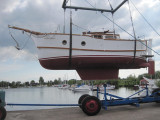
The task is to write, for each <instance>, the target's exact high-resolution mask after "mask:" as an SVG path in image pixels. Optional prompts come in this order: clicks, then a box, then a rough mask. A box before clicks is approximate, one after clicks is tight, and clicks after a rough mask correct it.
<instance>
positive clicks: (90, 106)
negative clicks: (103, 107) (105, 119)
mask: <svg viewBox="0 0 160 120" xmlns="http://www.w3.org/2000/svg"><path fill="white" fill-rule="evenodd" d="M86 109H87V110H88V111H89V112H94V111H96V110H97V109H98V104H97V102H96V101H95V100H90V101H88V102H87V103H86Z"/></svg>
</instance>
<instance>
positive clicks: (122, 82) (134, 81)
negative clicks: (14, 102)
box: [0, 71, 160, 88]
mask: <svg viewBox="0 0 160 120" xmlns="http://www.w3.org/2000/svg"><path fill="white" fill-rule="evenodd" d="M143 76H144V77H147V78H152V79H160V71H156V72H155V75H152V76H151V75H148V74H147V73H145V74H142V75H139V76H138V77H136V76H135V75H130V76H128V77H127V78H125V79H121V78H119V79H115V80H114V79H112V80H95V81H83V80H76V79H71V80H63V81H62V80H61V78H58V79H55V80H49V81H47V82H45V81H44V78H43V77H40V78H39V81H38V82H35V80H31V81H30V82H29V81H27V82H24V83H22V82H21V81H16V82H15V81H12V82H6V81H1V82H0V87H1V88H8V87H10V88H18V87H30V86H32V87H35V86H44V85H45V86H48V87H50V86H53V85H59V84H69V85H73V84H77V85H81V84H88V85H92V84H93V85H102V84H111V85H115V86H116V87H117V88H118V87H133V86H134V85H139V83H140V80H141V79H143ZM157 85H158V86H159V87H160V81H159V82H157Z"/></svg>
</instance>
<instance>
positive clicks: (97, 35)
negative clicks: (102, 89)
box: [9, 0, 154, 80]
mask: <svg viewBox="0 0 160 120" xmlns="http://www.w3.org/2000/svg"><path fill="white" fill-rule="evenodd" d="M126 1H127V0H124V1H123V2H122V3H121V4H120V5H119V6H118V7H117V8H115V9H113V10H110V11H111V12H115V11H116V10H117V9H118V8H119V7H121V6H122V5H123V4H124V3H125V2H126ZM66 4H67V1H66V0H64V2H63V5H62V7H63V8H64V9H66V8H70V9H84V10H94V11H103V12H105V11H107V10H104V9H97V8H96V9H94V8H92V9H91V8H87V9H86V8H82V7H75V6H67V5H66ZM108 11H109V10H108ZM108 11H107V12H108ZM9 28H13V29H17V30H22V31H24V32H28V33H30V34H31V37H32V39H33V41H34V43H35V45H36V47H37V51H38V59H39V62H40V64H41V66H42V67H44V68H46V69H50V70H76V71H77V72H78V74H79V76H80V77H81V79H82V80H105V79H117V78H118V74H119V69H139V68H147V67H148V70H149V74H154V60H153V59H152V57H153V55H152V51H151V48H152V40H151V39H148V40H140V39H133V40H130V39H123V38H121V37H120V35H119V34H116V33H115V32H111V31H104V32H90V31H88V32H83V33H82V34H72V32H70V34H66V33H41V32H36V31H32V30H28V29H24V28H19V27H15V26H9Z"/></svg>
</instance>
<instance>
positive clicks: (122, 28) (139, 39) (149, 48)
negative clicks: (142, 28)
mask: <svg viewBox="0 0 160 120" xmlns="http://www.w3.org/2000/svg"><path fill="white" fill-rule="evenodd" d="M85 1H86V2H87V3H88V4H89V5H90V6H92V7H93V8H95V7H94V6H93V5H92V4H91V3H89V2H88V0H85ZM95 9H96V8H95ZM101 15H102V16H104V17H105V18H107V19H108V20H109V21H110V22H112V23H113V24H115V25H116V26H117V27H119V28H120V29H121V30H123V31H124V32H126V33H127V34H128V35H130V36H131V37H133V38H134V36H133V35H132V34H130V33H129V32H127V31H126V30H125V29H123V28H122V27H121V26H119V25H118V24H117V23H116V22H114V21H112V20H111V19H110V18H109V17H107V16H106V15H104V14H103V13H101ZM139 42H141V44H143V45H144V46H146V47H147V48H148V49H150V50H152V51H153V52H154V53H156V54H157V55H159V56H160V54H159V53H158V52H156V51H155V50H153V49H152V48H150V47H149V46H148V45H146V44H144V43H143V42H142V41H141V40H140V39H139Z"/></svg>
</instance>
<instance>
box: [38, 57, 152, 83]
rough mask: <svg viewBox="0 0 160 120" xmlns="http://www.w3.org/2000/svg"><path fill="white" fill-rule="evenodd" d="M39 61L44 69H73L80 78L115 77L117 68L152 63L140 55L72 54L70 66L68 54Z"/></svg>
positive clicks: (148, 65) (147, 65)
mask: <svg viewBox="0 0 160 120" xmlns="http://www.w3.org/2000/svg"><path fill="white" fill-rule="evenodd" d="M39 61H40V64H41V65H42V66H43V67H44V68H46V69H51V70H68V69H75V70H77V72H78V74H79V75H80V77H81V79H82V80H105V79H117V78H118V73H119V69H138V68H145V67H150V64H153V63H151V62H146V60H144V59H143V58H141V57H136V58H135V59H134V58H133V56H88V55H87V56H72V64H71V66H69V58H68V56H61V57H54V58H44V59H39ZM152 72H153V71H152Z"/></svg>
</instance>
